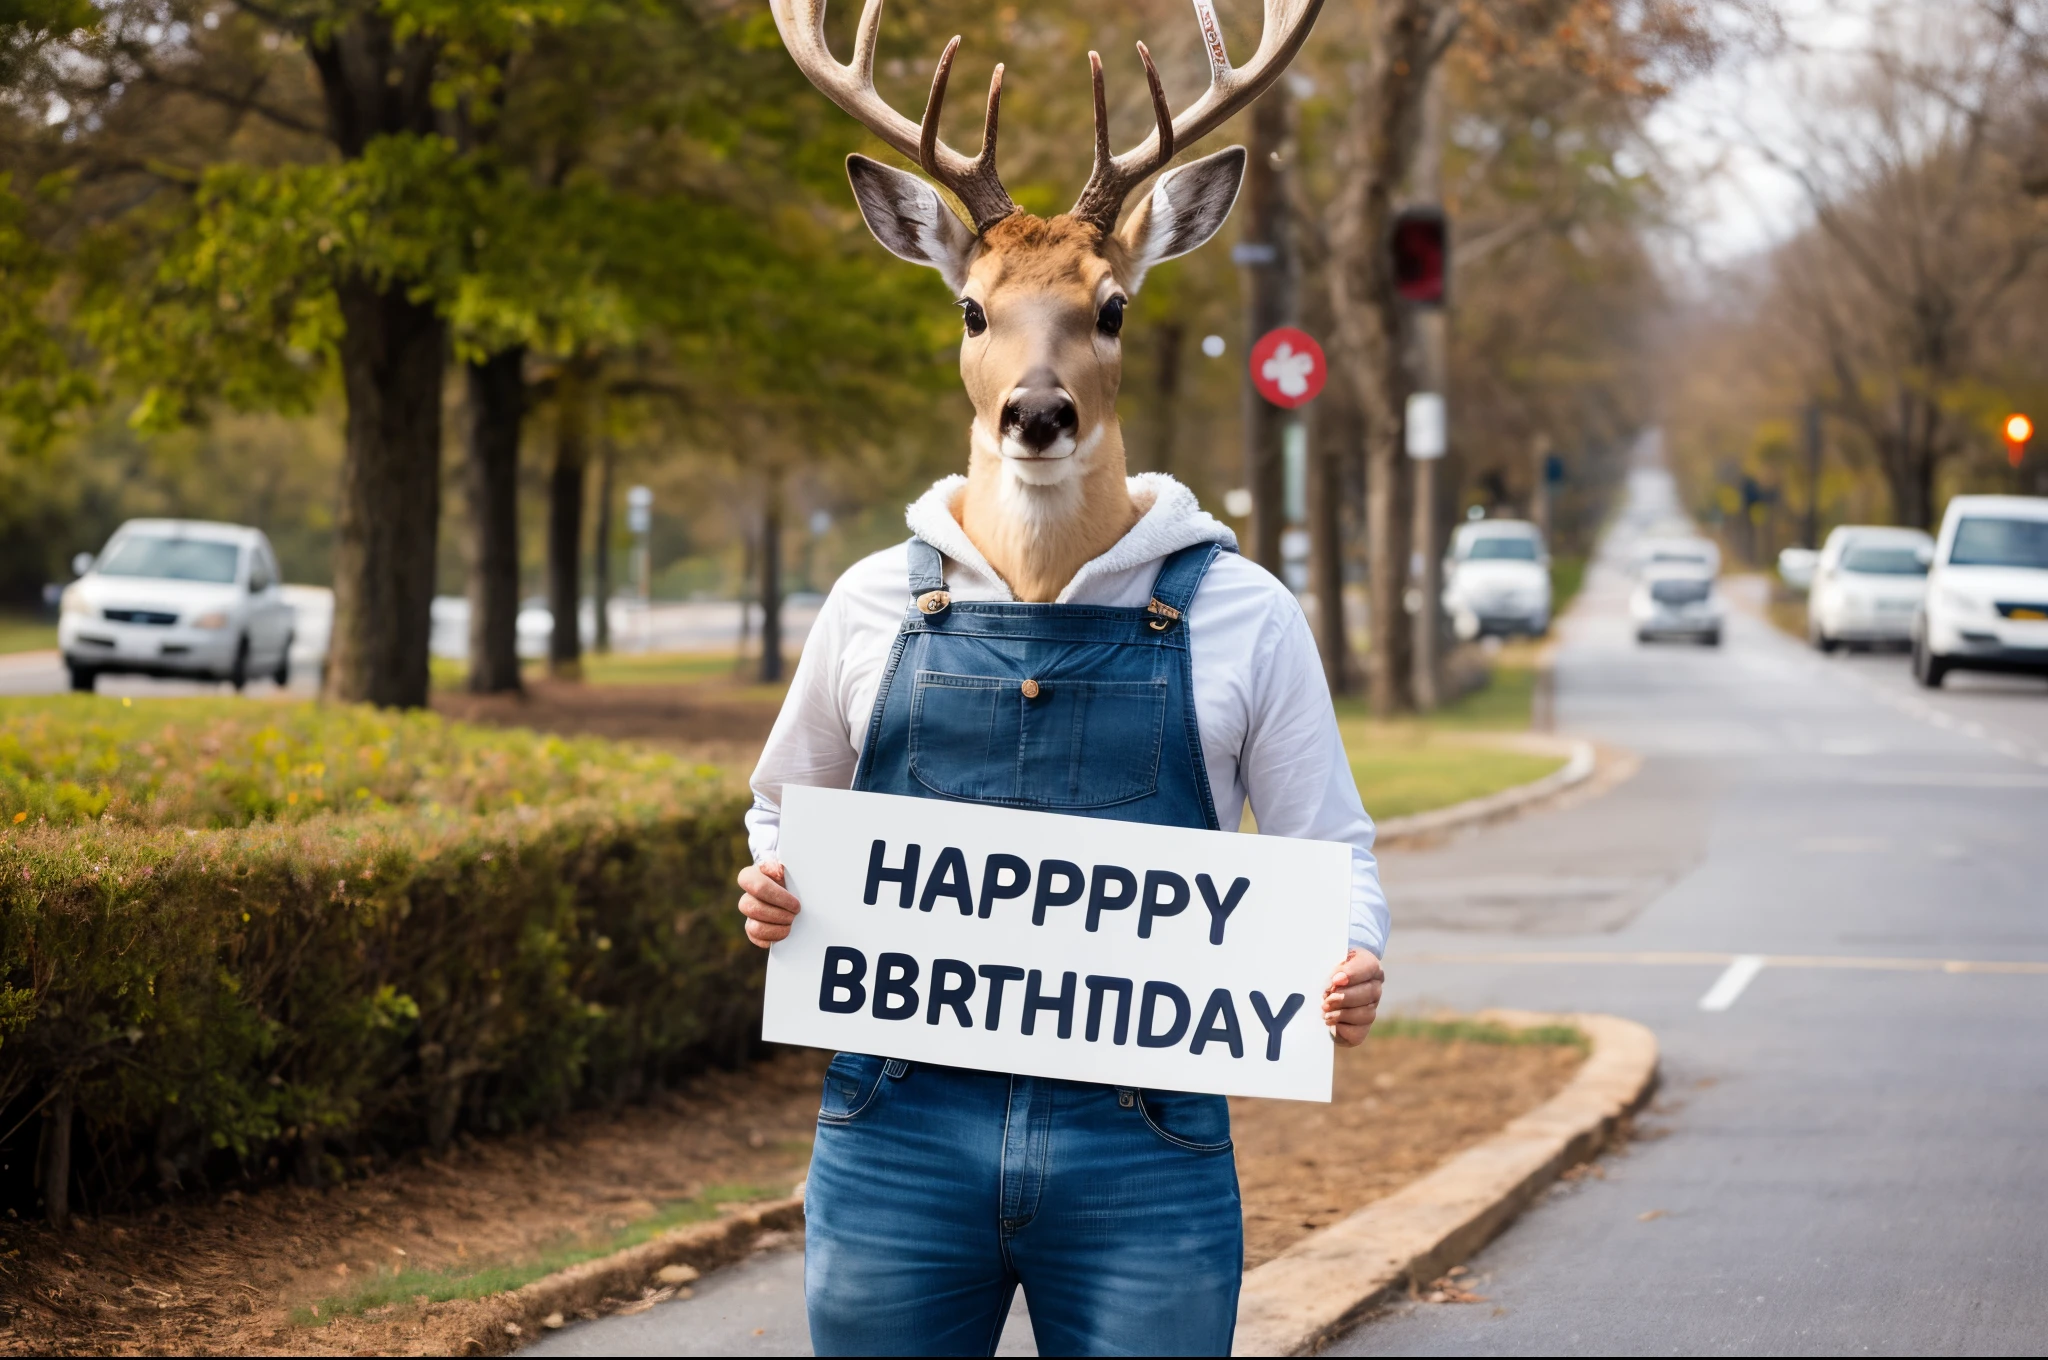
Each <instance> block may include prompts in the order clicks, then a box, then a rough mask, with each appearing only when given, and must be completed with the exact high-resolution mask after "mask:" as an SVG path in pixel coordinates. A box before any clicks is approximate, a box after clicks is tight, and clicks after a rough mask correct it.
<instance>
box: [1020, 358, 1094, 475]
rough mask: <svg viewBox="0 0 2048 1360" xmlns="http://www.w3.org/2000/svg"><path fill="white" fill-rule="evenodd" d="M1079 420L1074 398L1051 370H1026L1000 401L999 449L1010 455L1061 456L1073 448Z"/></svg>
mask: <svg viewBox="0 0 2048 1360" xmlns="http://www.w3.org/2000/svg"><path fill="white" fill-rule="evenodd" d="M1080 424H1081V417H1080V414H1079V412H1077V411H1076V410H1075V409H1074V399H1073V398H1072V397H1070V396H1068V395H1067V390H1066V389H1065V388H1064V387H1061V386H1060V385H1059V382H1058V380H1057V379H1055V378H1054V377H1053V375H1052V374H1051V373H1048V372H1032V373H1027V374H1025V376H1024V381H1023V382H1022V383H1019V384H1018V385H1017V386H1016V387H1013V388H1011V389H1010V397H1009V400H1008V401H1005V402H1004V403H1003V421H1002V435H1003V453H1004V455H1005V456H1006V457H1011V458H1064V457H1066V456H1067V455H1068V454H1070V453H1072V452H1073V451H1074V435H1075V432H1076V431H1077V430H1078V429H1079V428H1080ZM1062 441H1064V443H1062Z"/></svg>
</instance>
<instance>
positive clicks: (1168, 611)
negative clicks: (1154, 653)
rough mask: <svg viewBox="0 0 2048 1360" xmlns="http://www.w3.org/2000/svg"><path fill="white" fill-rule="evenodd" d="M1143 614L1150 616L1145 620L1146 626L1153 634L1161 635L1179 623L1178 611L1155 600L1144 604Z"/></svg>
mask: <svg viewBox="0 0 2048 1360" xmlns="http://www.w3.org/2000/svg"><path fill="white" fill-rule="evenodd" d="M1145 612H1146V613H1147V614H1150V615H1151V616H1152V617H1151V618H1150V619H1149V620H1147V624H1146V626H1148V627H1149V628H1151V630H1152V631H1153V632H1155V633H1163V632H1165V631H1166V630H1167V629H1169V628H1171V627H1173V625H1174V624H1176V623H1178V622H1179V621H1180V616H1181V615H1180V611H1179V610H1178V609H1175V608H1174V607H1173V606H1172V605H1170V604H1161V603H1160V602H1159V601H1158V600H1157V599H1153V600H1150V601H1148V602H1147V603H1146V605H1145Z"/></svg>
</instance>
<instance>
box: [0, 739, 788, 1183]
mask: <svg viewBox="0 0 2048 1360" xmlns="http://www.w3.org/2000/svg"><path fill="white" fill-rule="evenodd" d="M167 752H176V753H178V754H177V755H176V756H175V757H171V758H166V753H167ZM195 756H204V757H206V758H205V759H196V758H194V757H195ZM159 761H163V762H164V763H162V764H159ZM316 765H324V766H325V767H326V769H325V771H324V772H322V773H320V774H318V775H311V774H309V775H307V776H305V780H306V782H307V783H308V784H311V785H316V786H317V787H318V788H320V789H325V790H326V791H328V793H329V798H328V799H327V800H326V801H327V805H328V807H329V808H331V807H332V806H333V804H334V803H335V802H337V801H342V800H341V799H339V798H337V797H336V796H335V791H336V790H342V789H348V791H349V792H350V793H351V794H352V793H353V790H352V789H349V785H350V784H351V782H352V781H356V780H361V781H363V782H361V783H360V784H357V785H356V787H362V788H366V789H368V790H369V792H368V793H366V794H365V795H364V796H362V797H360V798H354V799H353V806H352V807H351V808H350V810H349V811H347V812H345V813H344V812H336V811H331V810H329V811H320V810H318V809H317V808H316V810H314V811H312V812H302V811H301V810H300V809H301V807H302V806H303V805H304V804H305V803H307V802H309V801H312V800H311V799H310V798H308V797H306V796H304V790H303V789H301V790H300V791H301V793H302V796H301V798H300V799H299V801H298V802H297V803H293V802H291V801H289V799H288V797H287V796H286V795H288V794H289V793H290V792H291V791H293V787H294V786H293V781H294V779H295V778H297V776H295V774H294V773H293V772H294V771H297V770H303V769H305V768H306V767H307V766H316ZM380 780H381V782H378V781H380ZM322 781H324V782H322ZM0 789H4V795H0V796H5V797H10V798H14V799H15V800H16V807H15V811H14V812H13V813H10V814H8V815H7V818H6V820H4V821H0V828H4V829H0V1110H4V1111H5V1115H4V1118H5V1125H4V1126H0V1135H4V1136H0V1162H4V1163H6V1165H7V1169H6V1170H5V1171H0V1193H4V1194H5V1195H6V1197H7V1199H8V1201H9V1202H10V1203H14V1204H17V1205H20V1204H23V1203H25V1202H31V1201H32V1200H33V1197H34V1185H35V1182H34V1177H35V1175H36V1174H37V1173H36V1167H37V1164H38V1161H39V1158H38V1156H37V1155H36V1154H35V1153H34V1151H33V1145H32V1144H31V1142H30V1140H31V1139H36V1138H41V1139H42V1140H44V1141H45V1142H47V1141H48V1139H49V1136H50V1135H49V1132H48V1130H49V1129H50V1128H51V1127H52V1125H53V1123H54V1121H53V1120H52V1119H51V1118H49V1117H48V1115H49V1112H50V1111H52V1110H61V1109H62V1108H64V1107H65V1106H66V1105H67V1104H68V1105H69V1106H70V1107H71V1108H72V1109H73V1110H75V1114H74V1116H73V1123H74V1125H75V1128H74V1133H73V1136H72V1138H71V1140H70V1142H69V1143H68V1146H69V1147H70V1148H71V1149H72V1150H73V1151H74V1153H75V1154H76V1155H75V1156H74V1158H73V1165H74V1172H73V1176H72V1179H71V1181H70V1185H71V1186H72V1187H74V1188H73V1191H72V1193H73V1195H74V1196H78V1195H81V1194H82V1196H83V1198H84V1200H85V1201H86V1202H88V1203H101V1204H104V1203H110V1202H113V1201H114V1200H117V1199H118V1198H120V1197H121V1196H124V1195H127V1194H129V1193H131V1192H133V1191H134V1190H135V1189H136V1188H138V1187H147V1186H150V1185H155V1184H164V1185H169V1184H173V1183H183V1184H186V1185H188V1186H189V1185H191V1184H193V1183H194V1179H195V1176H196V1177H198V1178H201V1179H208V1178H210V1179H216V1180H217V1179H219V1178H220V1177H222V1176H223V1175H237V1174H251V1173H253V1174H262V1173H264V1172H266V1171H269V1170H272V1169H277V1170H291V1169H296V1170H297V1171H298V1173H299V1174H301V1175H302V1176H317V1175H328V1176H331V1175H333V1174H335V1173H336V1170H337V1165H338V1163H337V1159H346V1158H348V1157H358V1158H362V1157H368V1158H375V1157H376V1156H378V1155H380V1154H389V1153H391V1152H395V1151H397V1150H398V1149H400V1148H402V1147H404V1146H407V1145H410V1144H417V1143H422V1142H425V1143H435V1144H438V1143H442V1142H445V1141H446V1140H447V1139H448V1138H449V1137H451V1136H452V1135H454V1134H455V1133H457V1132H458V1131H460V1130H462V1129H465V1128H476V1129H500V1128H507V1127H513V1126H518V1125H522V1124H527V1123H531V1122H533V1121H535V1120H538V1119H543V1118H546V1117H548V1116H550V1115H553V1114H556V1113H558V1112H561V1111H564V1110H566V1109H569V1108H571V1107H572V1106H574V1105H576V1104H578V1103H587V1102H592V1101H606V1100H613V1099H618V1098H622V1097H628V1096H631V1095H633V1094H635V1093H637V1092H638V1091H640V1090H642V1089H644V1088H645V1087H646V1086H647V1085H648V1084H650V1083H655V1082H659V1081H661V1080H663V1079H664V1078H665V1077H668V1076H671V1075H674V1074H677V1073H679V1072H681V1071H684V1070H687V1069H689V1068H690V1067H693V1066H695V1065H699V1064H701V1063H702V1062H703V1061H704V1060H705V1058H706V1057H707V1056H712V1055H718V1056H724V1055H729V1054H735V1053H739V1052H742V1051H744V1049H745V1048H746V1047H747V1046H748V1045H749V1044H750V1043H751V1042H752V1036H754V1035H755V1034H757V1033H758V1022H759V994H760V985H759V984H760V974H761V966H762V965H761V957H760V954H759V951H756V950H754V949H753V948H751V947H750V946H748V945H747V944H746V942H745V940H744V937H743V936H742V934H741V932H740V930H739V926H740V921H739V918H738V916H737V914H736V913H735V912H734V911H733V910H732V894H733V889H732V887H731V884H732V876H733V874H734V873H735V871H736V870H737V868H738V866H739V864H740V863H742V862H743V861H744V856H745V837H744V829H743V826H742V822H741V813H742V810H743V808H742V806H741V805H739V804H736V803H734V802H732V801H731V800H730V799H727V798H724V797H722V796H721V795H719V794H718V793H717V792H716V786H715V784H714V783H713V782H712V780H711V779H709V778H707V777H706V772H702V771H696V770H692V769H690V768H689V767H686V766H683V765H681V764H679V763H677V762H675V761H672V760H669V759H668V758H666V757H662V756H658V755H653V754H649V753H645V752H639V751H636V750H633V749H631V748H625V747H619V746H615V745H611V744H608V743H603V742H594V741H581V742H556V741H551V740H549V739H546V738H540V737H535V736H532V735H531V734H525V733H494V732H485V731H480V730H476V729H468V728H463V727H461V726H460V725H457V724H451V723H446V722H443V721H441V720H439V719H436V718H433V717H432V716H430V715H408V716H404V717H394V716H391V715H387V714H380V713H375V712H369V711H365V710H357V709H350V708H329V707H322V706H317V705H302V706H296V707H286V706H281V705H262V704H252V703H239V702H235V701H225V702H222V701H158V702H154V703H151V704H148V705H144V704H136V705H133V706H132V707H128V708H121V709H118V710H117V709H116V708H115V706H114V705H112V704H111V703H110V702H108V701H106V700H99V701H96V702H95V701H92V700H84V701H83V702H76V701H69V700H67V701H64V702H61V703H50V702H47V701H46V702H45V704H44V705H43V711H41V712H38V711H35V710H34V709H33V708H31V707H30V706H26V705H19V704H10V705H8V706H7V707H6V709H5V710H0ZM60 790H72V791H71V792H59V791H60ZM95 803H98V805H99V810H98V815H93V813H92V812H91V811H90V809H91V808H92V807H93V805H94V804H95ZM346 805H347V804H345V806H346ZM22 813H28V814H30V815H28V816H20V815H19V814H22ZM109 814H112V815H109ZM122 814H126V815H125V816H124V815H122ZM185 823H190V824H185ZM39 1115H40V1117H38V1116H39ZM10 1130H12V1131H11V1132H10ZM48 1152H49V1149H48V1148H47V1147H45V1148H44V1151H43V1154H42V1157H41V1159H40V1160H42V1161H43V1163H44V1164H45V1165H47V1157H48Z"/></svg>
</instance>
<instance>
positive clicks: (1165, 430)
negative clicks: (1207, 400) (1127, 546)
mask: <svg viewBox="0 0 2048 1360" xmlns="http://www.w3.org/2000/svg"><path fill="white" fill-rule="evenodd" d="M1186 338H1187V328H1186V327H1185V326H1184V325H1182V323H1181V322H1180V321H1179V320H1178V319H1175V320H1172V321H1165V322H1161V323H1160V325H1159V328H1158V331H1157V332H1156V334H1155V335H1154V337H1153V346H1154V350H1153V357H1154V359H1155V362H1156V365H1157V366H1156V367H1155V368H1154V369H1153V370H1152V402H1153V407H1152V412H1153V414H1152V471H1154V472H1168V473H1170V472H1172V471H1173V469H1174V466H1175V464H1176V463H1177V462H1178V461H1179V460H1178V459H1177V458H1176V457H1175V454H1176V452H1177V447H1176V446H1177V445H1178V444H1179V443H1180V359H1181V347H1182V344H1183V342H1184V341H1185V340H1186ZM1182 480H1186V479H1185V478H1183V479H1182Z"/></svg>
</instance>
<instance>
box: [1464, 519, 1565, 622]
mask: <svg viewBox="0 0 2048 1360" xmlns="http://www.w3.org/2000/svg"><path fill="white" fill-rule="evenodd" d="M1443 602H1444V612H1445V614H1447V615H1449V617H1450V620H1451V627H1452V628H1453V629H1454V630H1456V632H1457V634H1458V636H1459V637H1461V638H1464V639H1465V640H1466V641H1468V642H1469V641H1470V640H1472V639H1473V638H1476V637H1479V636H1481V635H1482V634H1486V633H1496V634H1506V633H1527V634H1529V635H1531V636H1532V637H1541V636H1543V634H1545V633H1547V632H1549V631H1550V554H1549V553H1548V552H1546V551H1544V547H1543V535H1542V533H1541V532H1539V531H1538V530H1537V528H1536V526H1535V525H1533V524H1530V523H1528V522H1527V521H1524V520H1518V519H1482V520H1474V521H1472V522H1471V523H1469V524H1461V525H1459V526H1458V531H1457V532H1456V533H1455V534H1453V535H1452V536H1451V550H1450V553H1449V554H1448V555H1447V556H1446V557H1445V559H1444V590H1443Z"/></svg>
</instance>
